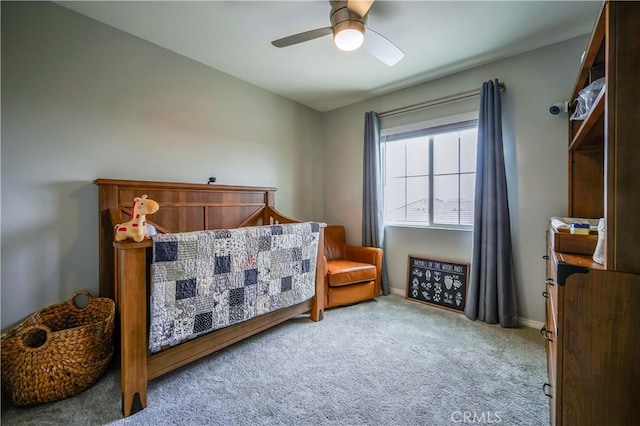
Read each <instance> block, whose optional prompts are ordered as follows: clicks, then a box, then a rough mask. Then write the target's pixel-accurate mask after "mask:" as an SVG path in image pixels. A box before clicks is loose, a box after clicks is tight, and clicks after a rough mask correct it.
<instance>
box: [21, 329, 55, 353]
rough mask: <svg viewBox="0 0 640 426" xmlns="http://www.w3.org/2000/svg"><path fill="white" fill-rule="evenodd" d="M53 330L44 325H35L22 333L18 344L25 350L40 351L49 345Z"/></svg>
mask: <svg viewBox="0 0 640 426" xmlns="http://www.w3.org/2000/svg"><path fill="white" fill-rule="evenodd" d="M50 334H51V329H50V328H49V327H47V326H46V325H44V324H34V325H30V326H29V327H26V328H25V329H24V330H22V332H20V338H19V339H18V342H19V344H20V346H22V348H23V349H24V350H27V351H32V352H33V351H39V350H40V349H42V348H45V347H46V346H47V345H48V344H49V340H50V339H49V335H50Z"/></svg>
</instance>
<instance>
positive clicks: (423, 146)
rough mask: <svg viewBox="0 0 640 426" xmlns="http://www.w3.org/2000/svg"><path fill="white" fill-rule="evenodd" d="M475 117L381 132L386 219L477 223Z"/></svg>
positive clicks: (428, 223) (414, 222)
mask: <svg viewBox="0 0 640 426" xmlns="http://www.w3.org/2000/svg"><path fill="white" fill-rule="evenodd" d="M477 134H478V131H477V121H476V120H472V121H467V122H464V123H457V124H455V125H448V126H444V127H443V128H431V129H424V130H421V131H414V132H410V133H407V134H396V135H390V136H385V137H382V139H381V141H382V144H381V146H382V159H383V179H384V214H385V223H387V224H399V225H401V224H406V225H420V226H444V227H463V228H466V227H469V226H472V225H473V206H474V194H475V170H476V143H477Z"/></svg>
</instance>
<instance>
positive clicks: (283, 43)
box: [271, 27, 331, 47]
mask: <svg viewBox="0 0 640 426" xmlns="http://www.w3.org/2000/svg"><path fill="white" fill-rule="evenodd" d="M329 34H331V27H324V28H316V29H315V30H311V31H305V32H303V33H298V34H294V35H290V36H288V37H283V38H279V39H278V40H274V41H272V42H271V44H273V45H274V46H275V47H287V46H292V45H294V44H298V43H302V42H305V41H309V40H313V39H314V38H319V37H324V36H326V35H329Z"/></svg>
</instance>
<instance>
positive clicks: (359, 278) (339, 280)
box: [327, 260, 377, 287]
mask: <svg viewBox="0 0 640 426" xmlns="http://www.w3.org/2000/svg"><path fill="white" fill-rule="evenodd" d="M376 276H377V271H376V267H375V265H371V264H367V263H360V262H353V261H350V260H329V261H327V278H328V283H329V286H330V287H340V286H343V285H349V284H355V283H361V282H366V281H373V280H375V279H376Z"/></svg>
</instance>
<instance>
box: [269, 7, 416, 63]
mask: <svg viewBox="0 0 640 426" xmlns="http://www.w3.org/2000/svg"><path fill="white" fill-rule="evenodd" d="M373 1H374V0H348V1H330V3H331V13H330V14H329V20H330V22H331V26H329V27H323V28H316V29H315V30H310V31H305V32H302V33H298V34H294V35H290V36H288V37H283V38H280V39H278V40H274V41H272V42H271V44H272V45H274V46H275V47H287V46H292V45H294V44H298V43H302V42H305V41H309V40H313V39H316V38H319V37H324V36H326V35H329V34H332V33H333V40H334V42H335V44H336V46H337V47H338V48H339V49H341V50H345V51H351V50H356V49H358V48H359V47H360V46H363V47H364V49H365V50H366V51H367V52H369V53H370V54H371V55H372V56H373V57H375V58H376V59H378V60H380V61H382V62H384V63H385V64H387V65H389V66H393V65H395V64H397V63H398V62H399V61H400V60H401V59H402V58H403V57H404V52H402V50H400V48H399V47H398V46H396V45H395V44H393V43H392V42H391V41H389V40H388V39H387V38H385V37H384V36H382V35H381V34H379V33H377V32H375V31H373V30H372V29H370V28H368V27H367V26H366V24H367V13H368V12H369V9H370V8H371V5H372V4H373Z"/></svg>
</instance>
